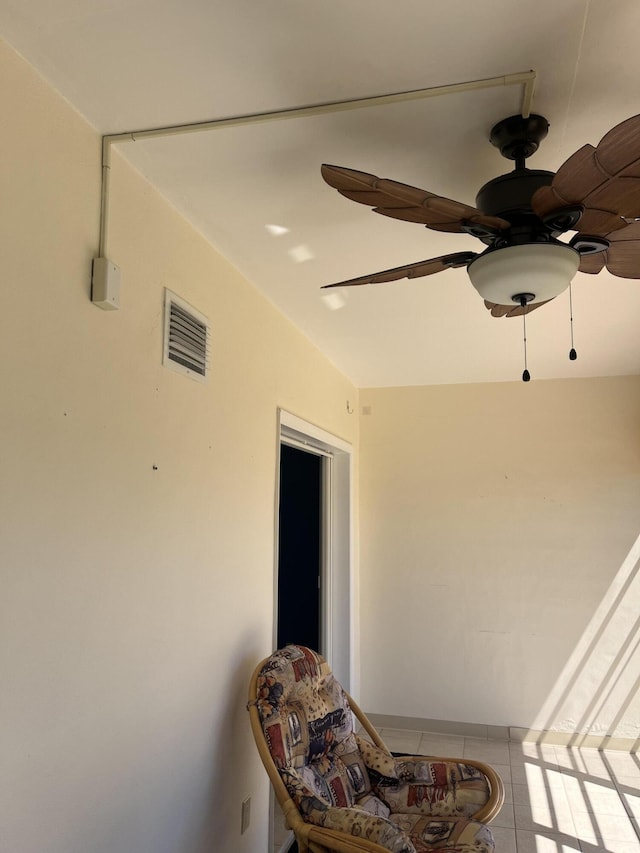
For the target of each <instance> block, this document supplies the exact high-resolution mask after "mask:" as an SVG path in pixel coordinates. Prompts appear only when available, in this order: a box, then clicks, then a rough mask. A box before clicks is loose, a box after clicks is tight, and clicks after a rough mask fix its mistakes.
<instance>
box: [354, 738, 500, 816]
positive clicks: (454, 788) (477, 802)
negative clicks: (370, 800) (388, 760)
mask: <svg viewBox="0 0 640 853" xmlns="http://www.w3.org/2000/svg"><path fill="white" fill-rule="evenodd" d="M395 770H396V777H397V780H398V781H397V782H394V781H393V780H392V779H385V778H380V779H377V780H376V779H374V778H373V776H374V774H373V773H371V775H372V783H373V790H374V793H376V794H377V796H378V797H380V798H381V799H382V800H384V802H385V803H386V804H387V805H388V806H389V808H390V809H391V811H392V812H394V813H403V814H423V815H432V816H434V817H457V816H464V817H468V818H472V819H473V820H475V821H479V822H480V823H489V821H491V820H493V818H494V817H495V816H496V815H497V814H498V812H499V811H500V808H501V807H502V803H503V801H504V786H503V784H502V780H501V779H500V777H499V776H498V775H497V773H496V772H495V771H494V770H493V769H492V768H490V767H488V766H487V765H486V764H483V763H481V762H478V761H468V760H467V759H455V758H435V757H433V756H421V755H404V756H400V757H397V758H395Z"/></svg>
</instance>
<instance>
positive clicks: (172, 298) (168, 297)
mask: <svg viewBox="0 0 640 853" xmlns="http://www.w3.org/2000/svg"><path fill="white" fill-rule="evenodd" d="M209 338H210V329H209V321H208V320H207V318H206V317H205V316H204V315H203V314H200V312H199V311H196V310H195V308H192V307H191V305H189V304H188V303H187V302H185V301H184V300H183V299H180V297H179V296H176V295H175V293H172V292H171V291H170V290H165V302H164V358H163V364H164V365H165V366H166V367H170V368H171V369H172V370H177V371H178V372H179V373H184V374H185V375H187V376H189V377H191V379H197V380H198V381H199V382H204V381H205V380H206V378H207V374H208V372H209Z"/></svg>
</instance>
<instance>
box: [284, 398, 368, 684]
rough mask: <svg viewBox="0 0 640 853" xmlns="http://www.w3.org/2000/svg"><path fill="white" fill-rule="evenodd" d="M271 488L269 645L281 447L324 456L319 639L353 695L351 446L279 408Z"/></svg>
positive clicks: (336, 671)
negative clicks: (272, 530)
mask: <svg viewBox="0 0 640 853" xmlns="http://www.w3.org/2000/svg"><path fill="white" fill-rule="evenodd" d="M277 438H278V442H277V458H276V488H275V492H276V494H275V523H274V529H275V540H274V541H275V549H274V550H275V555H274V556H275V560H274V571H273V583H274V618H273V644H274V647H275V643H276V642H277V626H278V534H279V523H278V520H279V518H278V517H279V505H280V445H281V444H283V443H284V444H292V445H294V446H296V447H299V448H302V449H306V450H308V451H309V452H311V453H319V454H321V455H323V456H326V457H328V461H327V463H326V464H325V465H323V477H324V485H325V487H326V488H325V501H324V512H325V514H326V518H325V521H326V533H325V537H324V548H323V550H324V554H323V561H322V562H323V568H322V596H323V600H322V603H321V609H322V611H323V612H322V624H321V628H320V636H321V638H322V642H323V645H324V649H323V654H324V656H325V657H326V658H327V660H328V662H329V665H330V666H331V668H332V670H333V672H334V674H335V675H336V678H337V679H338V681H339V682H340V683H341V684H342V685H343V687H344V688H345V690H348V691H349V692H350V693H354V692H357V691H356V687H357V685H355V684H354V682H355V680H356V679H355V675H356V672H357V667H356V648H357V643H356V627H357V626H356V624H355V615H356V608H355V602H356V589H355V577H354V571H353V566H354V559H353V555H354V535H353V531H354V497H353V493H354V488H353V484H354V476H353V470H354V460H353V447H352V445H351V444H349V442H347V441H344V439H341V438H338V436H336V435H333V434H332V433H330V432H327V431H326V430H324V429H322V428H321V427H318V426H316V425H315V424H311V423H309V422H308V421H305V420H303V419H302V418H300V417H298V416H297V415H294V414H292V413H291V412H288V411H286V410H285V409H282V408H279V409H278V425H277Z"/></svg>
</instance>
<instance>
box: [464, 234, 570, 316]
mask: <svg viewBox="0 0 640 853" xmlns="http://www.w3.org/2000/svg"><path fill="white" fill-rule="evenodd" d="M579 265H580V255H579V254H578V252H577V251H576V250H575V249H573V248H572V247H571V246H567V245H564V244H558V243H525V244H524V245H522V246H505V248H504V249H495V250H494V251H492V252H487V253H486V254H482V255H479V256H478V257H477V258H475V259H474V260H473V261H472V262H471V263H470V264H469V266H468V267H467V272H468V273H469V278H470V279H471V284H472V285H473V286H474V287H475V289H476V290H477V291H478V293H479V294H480V296H482V298H483V299H486V300H488V301H489V302H495V303H497V304H498V305H513V301H514V300H513V297H514V296H517V295H518V294H520V293H532V294H533V295H534V298H533V299H532V300H529V301H531V302H544V301H545V300H547V299H553V297H554V296H557V295H558V294H559V293H562V291H563V290H566V289H567V287H569V284H570V283H571V279H572V278H573V277H574V275H575V274H576V272H577V271H578V266H579Z"/></svg>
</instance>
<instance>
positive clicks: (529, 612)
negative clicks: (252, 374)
mask: <svg viewBox="0 0 640 853" xmlns="http://www.w3.org/2000/svg"><path fill="white" fill-rule="evenodd" d="M360 401H361V406H362V408H363V410H366V409H367V407H370V410H371V414H368V415H367V414H363V415H362V417H361V434H360V449H361V457H360V462H361V493H360V512H361V525H360V535H361V568H360V572H361V574H360V582H361V617H360V618H361V649H362V673H361V676H362V685H363V691H362V696H361V699H362V702H363V704H364V707H365V708H367V709H368V710H369V711H372V712H377V713H379V714H390V715H401V716H408V717H418V718H427V719H437V720H439V719H442V720H454V721H462V722H471V723H482V724H487V725H497V726H504V725H507V726H519V727H524V728H534V729H557V730H559V731H565V732H566V731H568V732H571V731H590V732H592V733H595V734H602V733H606V732H610V733H613V732H615V733H616V735H617V736H619V737H624V738H629V737H632V738H637V737H638V736H639V735H640V701H639V700H638V696H637V693H638V691H637V684H638V678H639V677H640V655H639V653H638V648H637V643H638V631H639V623H638V613H639V612H640V580H639V579H638V548H637V545H636V546H635V548H634V545H635V543H636V539H637V537H638V535H639V534H640V378H639V377H625V378H614V379H598V380H575V381H557V382H535V381H534V382H531V383H530V384H523V383H504V384H491V385H473V386H449V387H431V388H396V389H373V390H372V389H367V390H361V398H360ZM630 552H631V553H630Z"/></svg>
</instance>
